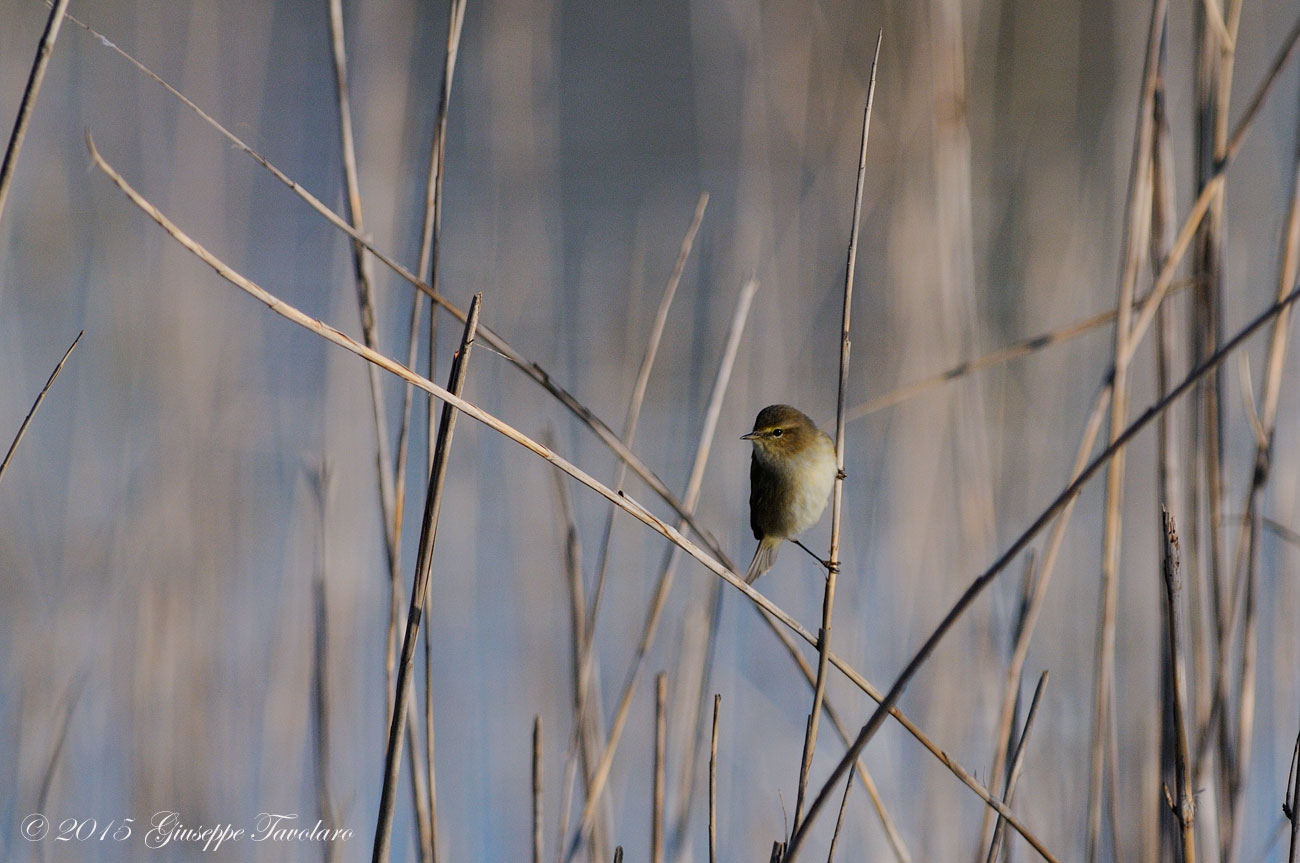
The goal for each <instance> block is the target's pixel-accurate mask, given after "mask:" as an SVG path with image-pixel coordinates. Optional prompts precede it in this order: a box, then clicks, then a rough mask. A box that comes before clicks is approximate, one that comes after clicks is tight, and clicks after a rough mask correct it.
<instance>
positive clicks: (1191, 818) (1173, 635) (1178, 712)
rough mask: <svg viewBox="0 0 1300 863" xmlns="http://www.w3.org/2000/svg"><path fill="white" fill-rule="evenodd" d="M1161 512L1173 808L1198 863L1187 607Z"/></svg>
mask: <svg viewBox="0 0 1300 863" xmlns="http://www.w3.org/2000/svg"><path fill="white" fill-rule="evenodd" d="M1161 515H1162V517H1163V519H1164V567H1163V572H1164V581H1165V600H1166V602H1167V603H1168V611H1169V614H1168V617H1167V619H1168V621H1169V626H1168V633H1167V634H1168V641H1167V642H1166V645H1165V646H1166V647H1167V648H1168V650H1169V662H1170V667H1171V668H1172V669H1173V674H1172V678H1173V692H1172V696H1173V717H1174V743H1175V745H1174V765H1175V766H1174V775H1175V777H1176V779H1177V785H1178V798H1177V805H1176V806H1174V807H1172V809H1173V815H1174V817H1175V818H1176V819H1177V820H1178V825H1179V829H1180V832H1181V835H1182V863H1196V828H1195V819H1196V800H1195V798H1194V797H1193V796H1192V795H1193V793H1194V792H1193V789H1192V771H1191V765H1190V763H1189V760H1188V751H1187V724H1186V719H1185V717H1184V715H1183V705H1184V703H1185V693H1186V691H1187V673H1186V670H1185V669H1186V667H1187V666H1186V662H1185V660H1184V650H1183V645H1184V627H1183V609H1182V603H1181V601H1180V599H1179V593H1180V592H1181V591H1182V588H1183V585H1182V573H1181V572H1180V570H1179V550H1178V532H1177V527H1176V526H1175V525H1174V517H1173V516H1172V515H1170V513H1169V510H1167V509H1165V508H1164V507H1161ZM1166 793H1168V792H1167V789H1166Z"/></svg>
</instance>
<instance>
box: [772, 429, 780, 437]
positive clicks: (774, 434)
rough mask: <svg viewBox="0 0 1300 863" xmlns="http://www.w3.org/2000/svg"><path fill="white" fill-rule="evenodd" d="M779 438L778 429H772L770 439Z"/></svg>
mask: <svg viewBox="0 0 1300 863" xmlns="http://www.w3.org/2000/svg"><path fill="white" fill-rule="evenodd" d="M780 436H781V430H780V429H772V437H780Z"/></svg>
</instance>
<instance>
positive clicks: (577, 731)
mask: <svg viewBox="0 0 1300 863" xmlns="http://www.w3.org/2000/svg"><path fill="white" fill-rule="evenodd" d="M542 440H543V441H545V442H546V445H547V446H548V447H551V448H554V445H555V444H554V438H553V436H552V431H551V429H550V428H549V427H548V428H547V429H546V430H545V431H544V432H543V434H542ZM551 476H552V478H553V479H554V480H555V493H556V496H557V497H558V498H559V501H560V506H559V521H560V524H561V527H562V528H563V530H564V574H565V584H566V586H567V587H568V592H569V625H570V637H569V647H570V666H571V673H572V675H573V734H572V735H570V738H569V750H568V754H567V755H566V757H565V759H564V771H565V774H564V775H565V780H564V784H563V786H562V787H563V788H564V792H563V796H562V800H561V803H560V832H559V839H558V840H557V842H556V847H557V850H556V855H557V857H558V858H559V859H562V857H563V853H564V851H563V849H564V839H565V837H566V836H567V835H568V833H569V810H570V808H571V807H572V805H573V787H574V784H575V782H576V776H577V772H578V754H579V753H580V754H581V756H582V758H583V762H584V765H583V774H582V775H583V782H588V779H589V777H590V775H591V771H590V769H589V768H588V766H587V764H588V750H587V748H586V744H587V741H588V737H587V735H586V728H587V723H586V722H585V717H584V716H583V714H582V713H581V712H579V710H578V705H579V701H580V693H579V691H578V690H579V687H580V686H581V685H582V683H581V681H582V675H581V672H580V669H581V667H582V660H581V656H582V645H583V644H584V643H585V641H586V634H585V627H586V622H587V616H586V606H587V599H586V594H585V593H584V592H583V586H582V541H581V539H580V538H579V537H578V524H577V521H576V520H575V519H574V516H573V502H572V501H571V500H570V499H569V489H568V487H567V486H566V485H565V482H564V475H563V474H560V473H558V472H552V474H551ZM580 747H581V748H580ZM593 859H594V855H593Z"/></svg>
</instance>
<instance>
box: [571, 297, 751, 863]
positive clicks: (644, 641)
mask: <svg viewBox="0 0 1300 863" xmlns="http://www.w3.org/2000/svg"><path fill="white" fill-rule="evenodd" d="M757 290H758V282H756V281H753V280H750V281H749V282H747V283H746V284H745V286H744V287H743V288H741V291H740V297H739V299H738V300H737V301H736V311H735V313H734V314H733V315H732V317H731V326H730V328H729V330H728V332H727V343H726V346H725V347H724V348H723V351H722V359H721V361H720V362H719V364H718V371H717V374H716V375H715V376H714V380H713V389H712V391H711V393H710V395H709V405H708V408H707V409H706V410H705V414H704V425H703V428H702V429H701V430H700V437H699V441H698V442H697V444H696V447H695V457H694V459H693V460H692V463H691V474H690V477H689V478H688V479H687V481H686V493H685V494H684V495H683V497H682V501H683V504H684V505H685V507H686V509H687V511H688V512H694V511H695V507H696V505H697V504H698V503H699V499H700V492H701V491H702V490H703V487H704V471H705V468H706V467H707V466H708V462H709V454H710V452H711V451H712V447H713V439H714V436H715V432H716V431H717V427H718V418H719V417H720V416H721V414H722V401H723V399H724V398H725V397H726V393H727V385H728V384H729V383H730V381H731V372H732V369H733V368H734V367H735V361H736V353H737V351H738V350H739V349H740V340H741V337H742V336H743V335H744V332H745V324H746V323H747V322H748V320H749V310H750V308H751V306H752V305H753V299H754V294H755V292H756V291H757ZM684 524H685V521H684V520H681V521H679V522H678V525H677V529H678V530H682V529H683V527H684ZM677 560H678V550H677V548H676V546H673V547H671V548H669V549H668V551H667V552H666V554H665V559H664V564H663V567H662V568H661V569H660V572H659V580H658V582H657V583H656V585H655V592H654V596H653V597H652V598H651V601H650V606H649V607H648V608H647V609H646V617H645V622H644V623H643V624H642V626H641V639H640V641H639V642H638V643H637V648H636V653H635V654H634V655H633V658H632V665H631V667H630V668H629V670H628V673H627V677H626V679H625V682H624V684H623V691H622V694H621V695H620V696H619V700H618V706H617V707H616V708H615V710H614V719H613V721H612V722H611V723H610V730H609V738H608V740H607V741H606V742H605V748H604V751H603V752H601V756H600V761H599V763H598V764H597V765H596V768H595V770H594V771H592V774H591V780H590V783H589V784H588V789H587V801H586V803H585V804H584V805H583V811H582V818H581V820H580V821H579V824H578V831H577V833H576V834H575V835H574V837H573V839H572V840H571V841H569V846H568V847H569V850H568V853H567V854H566V856H565V859H566V860H572V859H573V855H574V854H575V853H576V852H577V850H578V847H579V845H580V843H581V841H582V835H583V834H584V833H585V832H586V831H587V829H588V828H589V827H590V826H591V819H592V816H593V814H594V812H595V807H596V805H597V803H598V802H599V801H600V799H601V794H602V792H603V791H604V788H605V783H606V781H607V780H608V779H609V772H610V769H611V767H612V766H613V763H614V754H615V753H616V752H617V751H618V745H619V741H620V740H621V739H622V735H623V730H624V728H625V727H626V725H627V718H628V716H629V714H630V711H631V706H632V696H633V693H634V692H635V691H636V684H637V681H638V680H639V679H640V675H641V670H642V669H643V668H644V666H645V660H646V656H647V655H648V654H649V652H650V648H651V646H652V645H653V644H654V639H655V635H656V634H657V633H658V628H659V621H660V619H661V617H662V613H663V609H664V605H665V603H666V602H667V600H668V594H669V591H670V590H671V589H672V585H673V580H674V577H675V575H676V571H677ZM726 565H727V566H728V567H730V568H732V569H734V567H732V566H731V564H730V562H729V561H728V562H726Z"/></svg>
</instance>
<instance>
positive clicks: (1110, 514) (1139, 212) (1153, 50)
mask: <svg viewBox="0 0 1300 863" xmlns="http://www.w3.org/2000/svg"><path fill="white" fill-rule="evenodd" d="M1167 10H1168V4H1167V0H1153V2H1152V4H1151V22H1150V24H1149V29H1148V31H1147V49H1146V59H1145V61H1144V67H1143V74H1142V93H1141V97H1140V98H1139V100H1138V117H1137V135H1136V136H1135V140H1134V143H1133V156H1132V166H1131V169H1130V175H1129V185H1128V195H1127V200H1126V202H1125V208H1124V209H1125V224H1124V257H1123V263H1122V265H1121V270H1120V280H1119V301H1118V303H1117V304H1116V308H1118V309H1119V316H1118V318H1117V319H1116V321H1115V361H1114V373H1113V375H1112V377H1111V396H1110V430H1109V441H1108V442H1110V443H1113V442H1114V441H1115V439H1116V438H1117V437H1119V435H1120V434H1121V433H1122V432H1123V430H1124V426H1125V424H1126V423H1127V422H1128V401H1129V396H1128V386H1129V380H1128V367H1129V361H1130V360H1131V358H1132V356H1133V351H1132V347H1131V340H1132V308H1133V296H1134V294H1135V293H1136V292H1137V279H1138V273H1139V272H1140V270H1141V268H1142V264H1143V261H1144V253H1145V251H1146V249H1147V245H1148V243H1149V242H1150V230H1151V205H1152V197H1153V190H1152V186H1153V182H1154V181H1153V178H1152V164H1151V162H1152V146H1151V142H1152V140H1153V138H1154V135H1155V131H1154V130H1155V108H1154V105H1155V93H1156V86H1157V82H1158V77H1159V71H1160V45H1161V42H1162V41H1163V39H1164V34H1165V31H1166V28H1167V26H1168V11H1167ZM1124 463H1125V452H1124V451H1123V450H1118V451H1116V453H1115V456H1114V458H1112V459H1111V461H1110V464H1109V466H1108V467H1107V469H1106V508H1105V516H1104V522H1103V533H1102V566H1101V592H1102V601H1101V612H1100V621H1099V623H1098V626H1097V643H1096V649H1095V651H1096V652H1095V656H1096V667H1095V674H1094V681H1093V718H1092V742H1091V759H1090V760H1091V766H1090V770H1089V774H1088V775H1089V782H1088V787H1089V795H1088V855H1087V859H1088V860H1089V861H1090V863H1091V861H1093V860H1095V859H1096V857H1097V854H1098V851H1099V845H1100V840H1101V830H1102V814H1101V813H1102V802H1103V799H1104V798H1105V797H1106V788H1105V785H1106V781H1105V779H1104V773H1105V771H1104V767H1105V754H1106V750H1107V745H1108V739H1107V738H1108V735H1110V734H1113V732H1114V724H1113V723H1112V722H1111V721H1110V717H1111V714H1112V710H1113V702H1114V698H1115V627H1116V624H1117V617H1118V614H1119V607H1118V606H1119V564H1120V547H1121V541H1122V538H1123V536H1122V529H1121V514H1122V511H1123V501H1124V475H1125V472H1124V466H1125V464H1124ZM1118 794H1119V789H1118V788H1116V787H1115V786H1114V785H1113V784H1112V785H1111V787H1110V799H1111V800H1112V801H1114V800H1115V798H1116V797H1117V795H1118ZM1110 811H1111V812H1112V813H1113V812H1114V807H1113V806H1112V807H1111V809H1110ZM1109 826H1110V833H1111V838H1112V843H1113V845H1112V857H1115V856H1117V854H1116V853H1115V851H1116V849H1115V847H1114V843H1118V839H1117V837H1116V833H1117V831H1118V825H1117V824H1116V823H1115V821H1114V818H1113V816H1112V818H1111V823H1110V825H1109Z"/></svg>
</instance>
